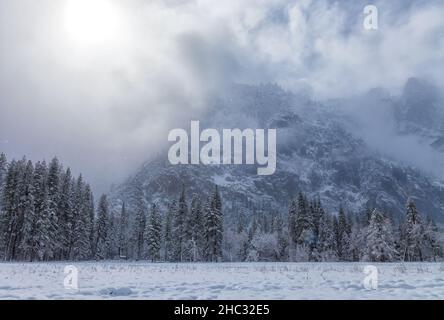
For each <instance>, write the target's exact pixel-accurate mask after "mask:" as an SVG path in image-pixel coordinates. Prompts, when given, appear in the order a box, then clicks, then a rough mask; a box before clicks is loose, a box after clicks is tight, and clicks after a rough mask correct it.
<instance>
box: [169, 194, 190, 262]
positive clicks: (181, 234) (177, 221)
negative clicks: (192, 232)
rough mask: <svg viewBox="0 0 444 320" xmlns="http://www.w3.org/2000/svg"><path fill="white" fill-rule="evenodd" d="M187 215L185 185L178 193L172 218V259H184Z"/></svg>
mask: <svg viewBox="0 0 444 320" xmlns="http://www.w3.org/2000/svg"><path fill="white" fill-rule="evenodd" d="M187 216H188V205H187V201H186V196H185V186H182V192H181V193H180V197H179V201H178V202H177V210H175V216H174V219H173V238H174V242H173V243H172V250H173V260H174V261H184V258H185V257H184V254H185V245H186V234H187V230H186V229H185V227H186V224H185V222H186V221H187Z"/></svg>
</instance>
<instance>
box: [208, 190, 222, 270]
mask: <svg viewBox="0 0 444 320" xmlns="http://www.w3.org/2000/svg"><path fill="white" fill-rule="evenodd" d="M204 221H205V250H204V257H205V260H206V261H210V262H217V261H219V260H221V259H222V241H223V214H222V199H221V197H220V193H219V188H218V186H217V185H216V186H215V188H214V192H213V194H212V196H211V198H210V201H208V202H207V203H206V205H205V208H204Z"/></svg>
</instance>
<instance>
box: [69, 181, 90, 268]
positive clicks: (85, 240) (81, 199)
mask: <svg viewBox="0 0 444 320" xmlns="http://www.w3.org/2000/svg"><path fill="white" fill-rule="evenodd" d="M86 191H87V190H86V187H85V184H84V182H83V178H82V176H81V175H80V176H79V177H78V179H77V183H76V187H75V191H74V194H75V196H74V199H75V200H74V201H75V205H74V212H75V213H74V221H75V222H74V236H73V252H72V257H73V259H74V260H87V259H88V258H89V257H90V256H91V244H90V242H89V240H90V238H89V236H90V212H89V210H88V209H87V207H86V205H87V202H86V201H85V200H86V194H87V193H86Z"/></svg>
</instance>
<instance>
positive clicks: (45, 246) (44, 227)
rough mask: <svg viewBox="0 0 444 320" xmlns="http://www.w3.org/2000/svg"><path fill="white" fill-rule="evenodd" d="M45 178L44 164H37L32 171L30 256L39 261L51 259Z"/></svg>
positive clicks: (45, 168)
mask: <svg viewBox="0 0 444 320" xmlns="http://www.w3.org/2000/svg"><path fill="white" fill-rule="evenodd" d="M47 178H48V169H47V166H46V162H45V161H43V162H37V163H36V165H35V170H34V190H35V191H34V192H35V194H34V208H35V214H36V223H35V239H34V241H33V242H34V245H33V246H32V248H33V252H32V256H33V257H35V258H36V259H38V260H40V261H42V260H49V259H50V258H51V254H50V250H51V244H50V242H51V239H50V238H49V230H50V226H51V221H50V209H49V196H48V185H47Z"/></svg>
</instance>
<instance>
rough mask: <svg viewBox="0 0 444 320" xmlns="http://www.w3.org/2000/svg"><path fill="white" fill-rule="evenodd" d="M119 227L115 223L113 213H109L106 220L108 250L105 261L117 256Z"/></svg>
mask: <svg viewBox="0 0 444 320" xmlns="http://www.w3.org/2000/svg"><path fill="white" fill-rule="evenodd" d="M119 227H120V226H119V225H118V223H117V218H116V216H115V214H114V211H110V214H109V218H108V231H107V240H106V242H107V244H108V250H107V254H106V257H107V259H114V258H115V257H116V256H117V255H118V247H119V237H118V235H119Z"/></svg>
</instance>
